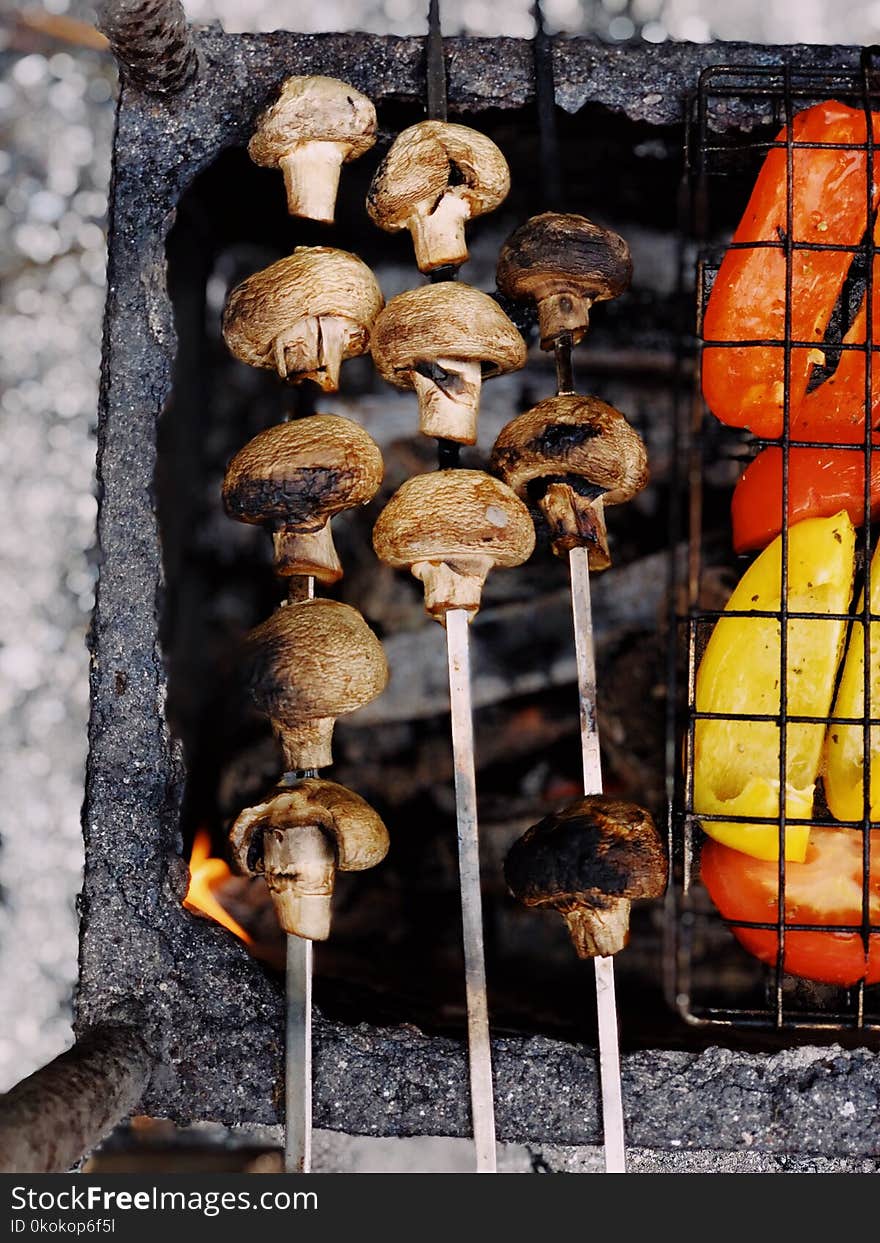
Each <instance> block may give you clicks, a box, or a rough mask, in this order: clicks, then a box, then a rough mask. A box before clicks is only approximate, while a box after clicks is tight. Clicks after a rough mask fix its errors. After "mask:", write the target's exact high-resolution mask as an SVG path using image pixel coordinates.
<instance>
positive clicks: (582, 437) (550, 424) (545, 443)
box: [490, 394, 648, 570]
mask: <svg viewBox="0 0 880 1243" xmlns="http://www.w3.org/2000/svg"><path fill="white" fill-rule="evenodd" d="M490 469H491V470H493V471H494V472H495V473H496V474H498V475H500V476H501V478H502V479H504V480H505V482H506V483H508V484H509V485H510V487H511V488H513V490H514V492H516V494H517V496H522V497H528V498H530V499H531V500H533V501H534V502H535V503H536V504H537V505H538V508H539V509H540V510H541V512H542V513H543V515H544V517H545V519H546V520H547V525H548V527H549V530H550V536H551V539H552V542H553V551H554V552H555V553H556V555H557V556H559V557H565V556H567V554H568V552H569V550H570V549H572V548H577V547H581V546H585V547H586V548H587V549H588V550H589V558H590V569H591V570H605V569H607V568H608V566H610V564H611V555H610V553H609V550H608V533H607V531H606V528H605V515H604V507H605V506H606V505H619V504H621V503H622V502H623V501H629V500H631V499H632V497H634V496H635V495H636V494H637V493H638V492H641V490H642V489H643V488H644V487H645V485H646V484H647V482H648V459H647V453H646V451H645V445H644V443H643V441H642V438H641V436H640V435H639V434H638V432H637V431H635V429H634V428H632V427H631V426H630V424H629V423H627V421H626V419H625V418H624V417H623V415H622V414H620V413H619V412H618V411H617V410H615V409H614V407H613V406H608V405H606V404H605V402H604V401H599V399H598V398H596V397H579V396H576V395H574V394H563V395H561V396H557V397H548V398H545V400H544V401H541V402H539V403H538V405H537V406H535V407H533V409H531V410H527V411H526V412H525V414H521V415H519V416H518V417H517V418H515V419H513V420H512V421H511V422H510V423H508V424H507V425H506V426H505V427H504V428H502V430H501V433H500V435H499V437H498V439H497V440H496V442H495V447H494V449H493V450H492V458H491V463H490Z"/></svg>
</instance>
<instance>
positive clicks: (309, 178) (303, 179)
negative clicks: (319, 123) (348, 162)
mask: <svg viewBox="0 0 880 1243" xmlns="http://www.w3.org/2000/svg"><path fill="white" fill-rule="evenodd" d="M349 150H350V146H349V145H348V144H347V143H341V142H304V143H300V144H299V145H298V146H296V147H294V148H293V150H292V151H288V153H287V155H283V156H282V157H281V159H280V160H279V161H278V167H279V168H280V169H281V171H282V173H283V174H284V188H285V190H286V191H287V210H288V211H289V212H290V214H291V216H304V217H305V218H306V219H307V220H320V221H322V222H323V223H324V224H332V223H333V219H334V215H335V210H336V193H337V191H338V189H339V174H340V172H341V170H342V163H343V161H344V159H345V157H346V155H347V154H348V152H349Z"/></svg>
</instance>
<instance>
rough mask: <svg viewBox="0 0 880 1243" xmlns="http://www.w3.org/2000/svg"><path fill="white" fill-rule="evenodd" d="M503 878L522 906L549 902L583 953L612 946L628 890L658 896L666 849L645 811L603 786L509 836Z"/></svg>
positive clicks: (625, 933) (623, 928)
mask: <svg viewBox="0 0 880 1243" xmlns="http://www.w3.org/2000/svg"><path fill="white" fill-rule="evenodd" d="M504 878H505V880H506V881H507V885H508V888H509V889H510V892H511V893H512V894H513V896H514V897H515V898H517V899H518V900H519V901H520V902H522V903H523V904H524V905H525V906H531V907H553V908H555V909H556V910H557V911H559V913H560V915H561V916H562V917H563V919H564V920H565V922H566V924H567V925H568V931H569V933H570V935H571V939H572V941H573V943H574V947H575V949H576V950H577V952H578V955H579V957H581V958H595V957H600V956H607V955H610V954H616V953H617V952H618V950H622V949H623V947H624V946H625V945H626V942H627V939H628V937H629V913H630V906H631V904H632V901H633V899H634V898H659V897H660V896H661V894H662V893H663V892H664V890H665V888H666V853H665V851H664V849H663V843H662V841H661V839H660V834H659V833H658V832H657V827H656V825H655V824H654V821H653V820H652V818H651V816H650V814H649V813H648V812H647V811H645V810H644V808H642V807H636V806H635V804H633V803H624V802H622V801H621V800H620V799H615V798H608V797H606V796H605V795H602V794H596V795H591V796H590V797H588V798H583V799H578V801H577V802H576V803H572V804H571V805H570V806H569V807H566V808H564V809H563V810H562V811H559V812H556V813H554V814H553V815H551V816H546V817H545V818H544V819H543V820H541V821H540V823H538V824H535V825H533V826H532V828H530V829H529V830H527V832H526V833H524V834H523V836H522V837H521V838H520V839H519V841H517V842H514V844H513V846H512V847H511V849H510V852H509V853H508V855H507V859H506V860H505V863H504Z"/></svg>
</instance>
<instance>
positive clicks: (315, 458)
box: [223, 414, 383, 583]
mask: <svg viewBox="0 0 880 1243" xmlns="http://www.w3.org/2000/svg"><path fill="white" fill-rule="evenodd" d="M382 473H383V463H382V454H381V453H380V452H379V447H378V445H377V444H376V443H375V441H374V440H373V439H372V438H371V437H370V436H368V435H367V433H366V432H365V431H364V430H363V428H362V427H359V426H358V425H357V423H352V422H351V420H350V419H342V418H339V417H338V416H337V415H335V414H314V415H312V416H311V417H309V418H307V419H297V420H296V421H295V422H292V423H279V424H277V425H276V426H274V427H269V428H267V429H266V431H264V432H260V434H259V435H258V436H255V437H254V439H253V440H251V441H249V442H248V444H246V445H245V446H244V448H243V449H241V450H239V452H238V453H236V455H235V457H234V458H233V459H232V461H231V462H230V463H229V466H228V468H227V471H226V478H225V479H224V481H223V504H224V505H225V507H226V512H227V513H228V514H229V516H230V517H231V518H237V519H238V520H239V522H252V523H258V524H260V525H261V526H265V527H267V528H268V529H269V530H270V531H271V532H272V539H273V541H274V544H275V572H276V574H280V575H283V576H285V577H287V576H291V575H295V574H310V575H312V576H313V577H315V578H317V579H319V580H320V581H321V582H323V583H335V582H336V581H337V579H340V578H341V577H342V566H341V564H340V562H339V558H338V556H337V555H336V549H335V548H334V546H333V536H332V534H331V532H330V519H331V518H332V517H333V516H334V514H338V513H341V512H342V510H344V509H353V508H354V507H355V506H356V505H366V504H367V502H368V501H370V500H372V498H373V497H374V496H375V494H376V490H377V488H378V487H379V484H380V483H381V482H382Z"/></svg>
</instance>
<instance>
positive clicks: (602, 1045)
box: [555, 333, 626, 1174]
mask: <svg viewBox="0 0 880 1243" xmlns="http://www.w3.org/2000/svg"><path fill="white" fill-rule="evenodd" d="M555 355H556V377H557V388H556V391H557V395H559V394H562V393H570V392H572V391H573V388H574V384H573V377H572V364H571V336H570V334H567V333H566V334H565V335H564V336H562V337H560V338H559V339H558V340H557V341H556V342H555ZM568 567H569V574H570V576H571V614H572V622H573V624H574V648H575V659H576V661H577V673H578V702H579V706H580V719H581V758H582V761H583V770H584V794H601V793H602V762H601V758H600V752H599V723H598V719H597V716H596V657H595V648H594V643H593V612H592V607H591V603H590V562H589V553H588V551H587V549H586V548H584V547H583V546H580V547H576V548H572V549H571V550H570V551H569V554H568ZM593 964H594V966H595V971H596V1013H597V1019H598V1029H599V1079H600V1083H601V1089H602V1129H603V1132H604V1138H605V1170H606V1173H608V1174H625V1173H626V1154H625V1139H624V1129H623V1093H622V1090H621V1084H620V1039H619V1035H618V1030H617V1000H616V995H615V989H614V959H613V958H603V957H598V958H594V959H593Z"/></svg>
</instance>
